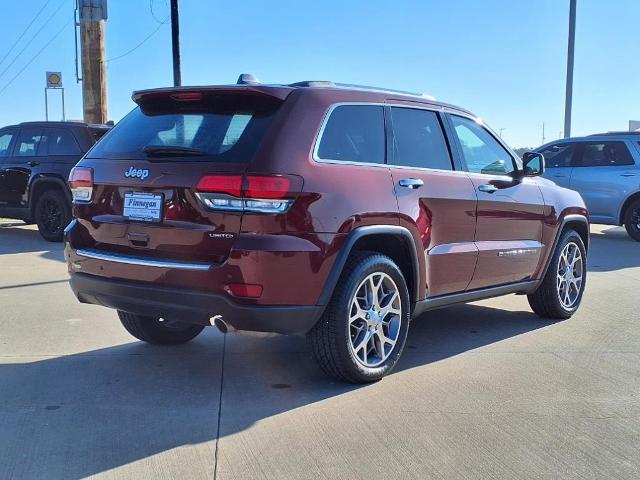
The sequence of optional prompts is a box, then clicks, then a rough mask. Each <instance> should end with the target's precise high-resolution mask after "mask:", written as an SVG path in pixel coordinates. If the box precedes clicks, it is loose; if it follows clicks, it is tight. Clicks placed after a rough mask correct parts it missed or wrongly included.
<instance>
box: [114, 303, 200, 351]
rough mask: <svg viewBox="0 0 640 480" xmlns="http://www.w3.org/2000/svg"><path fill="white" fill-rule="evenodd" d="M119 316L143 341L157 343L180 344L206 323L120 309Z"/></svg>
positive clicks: (125, 326) (196, 332)
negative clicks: (151, 315)
mask: <svg viewBox="0 0 640 480" xmlns="http://www.w3.org/2000/svg"><path fill="white" fill-rule="evenodd" d="M118 317H119V318H120V322H122V325H123V326H124V328H125V329H126V330H127V332H129V333H130V334H131V335H133V336H134V337H136V338H137V339H138V340H142V341H143V342H147V343H153V344H155V345H178V344H180V343H186V342H188V341H189V340H193V339H194V338H195V337H197V336H198V334H199V333H200V332H201V331H202V330H203V329H204V325H196V324H192V323H182V322H175V321H172V322H165V321H163V320H160V319H158V318H154V317H146V316H142V315H135V314H133V313H127V312H123V311H121V310H118Z"/></svg>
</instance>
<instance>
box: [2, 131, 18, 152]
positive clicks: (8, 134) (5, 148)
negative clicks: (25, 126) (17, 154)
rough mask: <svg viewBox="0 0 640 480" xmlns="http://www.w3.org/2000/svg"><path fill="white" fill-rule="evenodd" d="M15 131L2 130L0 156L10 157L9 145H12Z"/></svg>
mask: <svg viewBox="0 0 640 480" xmlns="http://www.w3.org/2000/svg"><path fill="white" fill-rule="evenodd" d="M14 134H15V132H12V131H11V130H4V131H2V132H0V157H8V156H9V155H10V153H11V152H10V151H9V147H10V146H11V140H13V136H14Z"/></svg>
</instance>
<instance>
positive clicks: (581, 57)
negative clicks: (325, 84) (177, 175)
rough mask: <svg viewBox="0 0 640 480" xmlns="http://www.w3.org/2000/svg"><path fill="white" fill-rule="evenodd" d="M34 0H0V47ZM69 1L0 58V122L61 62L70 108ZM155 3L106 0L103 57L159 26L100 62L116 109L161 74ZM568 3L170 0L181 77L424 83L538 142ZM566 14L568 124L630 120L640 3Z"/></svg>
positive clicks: (636, 97) (76, 109) (20, 113)
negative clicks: (0, 1)
mask: <svg viewBox="0 0 640 480" xmlns="http://www.w3.org/2000/svg"><path fill="white" fill-rule="evenodd" d="M46 1H47V0H22V1H20V2H4V3H5V4H4V5H3V7H4V9H3V11H4V14H3V20H4V21H3V28H2V30H1V31H0V59H2V58H3V57H4V56H5V54H6V53H7V51H8V50H9V47H10V46H11V45H12V44H13V43H14V41H15V40H16V39H17V38H18V36H19V35H20V34H21V33H22V32H23V30H24V28H25V27H26V26H27V25H28V24H29V22H30V21H31V20H32V18H33V17H34V15H35V14H36V12H37V11H38V10H39V9H40V8H41V7H42V6H43V5H44V4H45V3H46ZM74 3H75V1H74V0H49V2H48V4H47V6H46V8H45V10H44V11H43V13H42V14H41V16H40V17H39V18H38V19H37V20H36V22H35V23H34V25H33V26H32V27H31V28H30V29H29V30H28V31H27V33H26V34H25V35H24V37H23V38H22V40H21V42H20V43H19V44H18V45H17V46H16V47H15V49H14V51H13V52H12V53H11V54H10V55H9V56H8V57H7V58H6V59H5V60H4V61H3V62H1V63H0V124H8V123H15V122H20V121H26V120H37V119H44V93H43V88H44V81H45V71H47V70H60V71H62V72H63V79H64V83H65V86H66V100H67V118H72V119H80V118H81V116H82V99H81V89H80V87H79V85H77V84H76V81H75V67H74V33H73V24H72V16H73V15H72V11H73V5H74ZM167 3H168V0H152V1H151V2H150V1H149V0H128V1H125V0H110V1H109V20H108V21H107V25H106V38H107V58H108V59H111V58H115V57H118V56H120V55H122V54H123V53H126V52H127V51H129V50H130V49H132V48H133V47H135V46H136V45H138V44H139V43H140V42H141V41H142V40H143V39H145V37H147V36H148V35H149V34H151V33H152V32H154V30H156V29H158V30H157V32H156V33H155V34H154V35H153V36H151V37H150V38H149V39H148V40H147V41H146V42H145V43H144V44H142V45H141V46H140V47H139V48H137V49H136V50H135V51H133V52H132V53H130V54H128V55H126V56H124V57H122V58H119V59H116V60H113V61H110V62H109V63H108V70H107V75H108V77H107V78H108V95H109V115H110V118H112V119H114V120H118V119H120V118H121V117H122V116H123V115H124V114H126V113H127V112H128V111H129V110H130V109H131V108H132V107H133V104H132V102H131V100H130V95H131V92H132V91H133V90H136V89H140V88H148V87H157V86H167V85H170V84H171V83H172V69H171V68H172V67H171V48H170V45H171V43H170V26H169V24H168V23H167V24H165V25H161V24H160V23H158V20H160V21H162V20H164V19H166V18H167V17H168V14H169V9H168V6H167ZM568 3H569V2H568V0H531V1H526V2H524V1H509V0H483V1H478V0H448V1H445V0H439V1H436V0H394V1H390V0H389V1H381V0H368V1H366V0H341V1H335V0H325V1H323V2H300V1H299V0H298V1H290V0H278V1H268V0H243V1H237V0H235V1H234V0H181V1H180V8H181V22H180V23H181V34H182V39H181V48H182V72H183V73H182V77H183V83H184V84H185V85H187V84H216V83H233V82H234V81H235V80H236V78H237V76H238V74H239V73H241V72H250V73H253V74H255V75H256V76H257V77H258V78H259V79H260V80H261V81H263V82H265V83H280V82H285V83H288V82H293V81H298V80H308V79H327V80H334V81H337V82H344V83H359V84H365V85H379V86H385V87H390V88H398V89H403V90H410V91H417V92H426V93H429V94H431V95H433V96H435V97H436V98H437V99H438V100H442V101H447V102H450V103H455V104H458V105H461V106H464V107H466V108H468V109H470V110H472V111H474V112H475V113H476V114H478V115H480V116H481V117H482V118H484V119H485V120H486V121H487V123H489V124H490V125H491V126H492V127H493V128H494V129H495V130H496V131H497V130H499V129H500V128H504V129H505V130H504V132H503V136H504V138H505V139H506V140H507V142H508V143H509V144H510V145H512V146H513V147H521V146H536V145H538V144H540V143H541V139H542V123H543V122H544V123H545V130H546V139H547V140H551V139H554V138H558V136H559V134H560V132H561V130H562V125H563V115H564V88H565V62H566V42H567V23H568ZM150 5H153V13H154V15H155V17H156V19H154V16H153V15H152V12H151V9H150ZM51 16H52V18H51V20H50V21H49V22H48V23H46V24H45V21H46V20H47V19H48V18H49V17H51ZM577 18H578V20H577V29H576V64H575V86H574V109H573V129H572V133H573V134H574V135H582V134H588V133H593V132H597V131H607V130H614V129H627V124H628V120H629V119H637V120H640V61H638V51H639V48H640V28H638V24H639V22H640V1H638V0H609V1H606V2H605V1H602V0H578V17H577ZM43 24H45V25H44V27H43V28H42V30H41V31H40V33H39V34H38V35H37V36H36V37H35V38H34V39H33V40H32V41H31V43H30V44H29V45H28V46H27V47H26V48H24V46H25V45H26V44H27V42H28V41H29V40H30V39H31V38H32V36H33V35H34V34H35V33H36V32H37V31H38V29H40V28H41V26H42V25H43ZM56 34H59V35H58V36H56ZM52 38H53V41H52V42H51V43H50V44H49V46H47V47H46V48H44V50H42V53H41V54H40V55H39V56H38V57H37V58H35V60H33V61H32V63H30V64H28V62H29V61H31V60H32V59H33V58H34V56H35V55H36V54H37V53H38V52H39V51H40V50H41V49H42V48H43V46H44V45H45V44H46V43H47V42H48V41H49V40H51V39H52ZM23 48H24V51H23V53H22V54H21V55H20V56H19V57H18V58H17V59H16V60H15V62H13V60H14V57H15V56H16V54H17V53H18V52H20V51H21V50H22V49H23ZM12 62H13V64H12V65H11V63H12ZM27 64H28V66H27ZM25 66H26V68H24V67H25ZM23 68H24V71H22V73H20V74H19V72H20V70H22V69H23ZM18 74H19V75H18ZM14 78H15V79H14ZM12 79H14V80H13V81H12V83H9V82H10V81H11V80H12ZM57 94H58V92H52V93H51V94H50V106H51V108H50V114H51V118H52V119H56V118H60V116H61V113H60V112H61V110H60V102H59V99H58V95H57Z"/></svg>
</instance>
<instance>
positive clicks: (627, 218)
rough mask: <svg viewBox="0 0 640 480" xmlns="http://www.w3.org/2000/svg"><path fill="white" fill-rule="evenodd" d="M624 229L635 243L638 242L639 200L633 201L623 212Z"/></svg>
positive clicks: (639, 229) (639, 223)
mask: <svg viewBox="0 0 640 480" xmlns="http://www.w3.org/2000/svg"><path fill="white" fill-rule="evenodd" d="M624 228H626V229H627V233H628V234H629V236H630V237H631V238H633V239H634V240H635V241H636V242H640V199H638V200H634V201H633V202H631V204H630V205H629V206H628V207H627V210H626V211H625V212H624Z"/></svg>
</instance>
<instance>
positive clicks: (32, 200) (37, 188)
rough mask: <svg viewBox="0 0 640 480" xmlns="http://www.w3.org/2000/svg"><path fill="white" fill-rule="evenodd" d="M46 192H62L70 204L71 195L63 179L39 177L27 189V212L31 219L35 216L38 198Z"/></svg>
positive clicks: (47, 176)
mask: <svg viewBox="0 0 640 480" xmlns="http://www.w3.org/2000/svg"><path fill="white" fill-rule="evenodd" d="M47 190H58V191H60V192H62V193H63V194H64V196H65V198H66V199H67V200H68V201H69V204H71V193H70V191H69V188H68V187H67V183H66V182H65V181H64V180H63V179H61V178H59V177H54V176H49V175H41V176H39V177H36V178H35V179H34V180H33V181H32V182H31V187H30V188H29V212H30V214H31V217H32V218H33V216H34V214H35V208H36V202H37V201H38V198H39V196H40V195H42V194H43V193H44V192H46V191H47Z"/></svg>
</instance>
